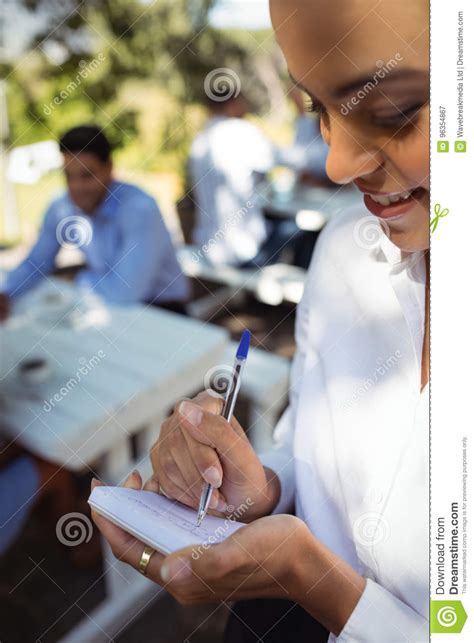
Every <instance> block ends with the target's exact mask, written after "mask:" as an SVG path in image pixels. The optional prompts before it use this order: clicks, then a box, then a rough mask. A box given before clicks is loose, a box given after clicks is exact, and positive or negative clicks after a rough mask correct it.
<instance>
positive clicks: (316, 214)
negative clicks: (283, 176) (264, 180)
mask: <svg viewBox="0 0 474 643" xmlns="http://www.w3.org/2000/svg"><path fill="white" fill-rule="evenodd" d="M259 194H260V197H259V204H260V206H261V207H263V208H265V211H266V213H267V214H268V215H270V216H271V217H274V218H278V219H295V221H296V223H297V225H298V227H299V228H300V229H301V230H306V231H308V232H318V231H319V230H321V229H322V228H323V227H324V225H325V224H326V223H327V222H328V221H329V220H330V219H331V218H332V217H334V216H336V215H337V214H339V213H340V212H343V211H345V210H347V209H348V208H352V207H354V206H357V205H358V204H362V195H361V193H360V191H359V190H357V189H356V188H354V187H351V186H344V187H334V188H323V187H303V186H296V187H295V188H294V189H293V190H291V191H289V192H288V193H282V194H280V193H275V192H274V191H273V190H272V186H271V184H267V185H265V186H264V187H263V188H262V189H261V190H260V189H259Z"/></svg>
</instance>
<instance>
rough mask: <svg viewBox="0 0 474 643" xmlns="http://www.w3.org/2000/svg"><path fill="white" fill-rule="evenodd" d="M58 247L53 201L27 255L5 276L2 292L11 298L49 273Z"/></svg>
mask: <svg viewBox="0 0 474 643" xmlns="http://www.w3.org/2000/svg"><path fill="white" fill-rule="evenodd" d="M59 248H60V244H59V241H58V236H57V217H56V205H55V204H54V203H53V204H51V205H50V206H49V208H48V210H47V211H46V214H45V216H44V219H43V225H42V226H41V230H40V233H39V236H38V239H37V241H36V243H35V244H34V246H33V247H32V248H31V250H30V252H29V254H28V256H27V257H26V258H25V259H24V260H23V261H22V262H21V263H20V265H19V266H17V267H16V268H15V269H14V270H12V271H11V272H10V273H9V274H8V275H7V276H6V279H5V284H4V287H3V288H2V290H3V292H5V293H6V294H7V295H8V296H9V297H11V298H15V297H18V296H19V295H21V294H22V293H23V292H25V291H26V290H28V289H29V288H32V287H33V286H34V285H35V284H36V283H37V282H38V281H40V279H42V278H43V277H44V276H45V275H49V274H51V272H52V271H53V270H54V260H55V258H56V255H57V254H58V251H59Z"/></svg>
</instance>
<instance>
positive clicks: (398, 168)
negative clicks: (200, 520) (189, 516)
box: [95, 0, 429, 643]
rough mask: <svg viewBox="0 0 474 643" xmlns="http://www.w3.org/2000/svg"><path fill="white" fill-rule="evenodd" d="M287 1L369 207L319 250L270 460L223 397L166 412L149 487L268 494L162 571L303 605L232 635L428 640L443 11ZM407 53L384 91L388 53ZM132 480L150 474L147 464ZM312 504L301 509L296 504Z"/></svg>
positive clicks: (329, 130)
mask: <svg viewBox="0 0 474 643" xmlns="http://www.w3.org/2000/svg"><path fill="white" fill-rule="evenodd" d="M271 11H272V21H273V24H274V27H275V30H276V33H277V38H278V41H279V43H280V45H281V47H282V49H283V52H284V54H285V56H286V59H287V62H288V68H289V70H290V73H291V75H292V77H293V78H294V79H295V80H296V81H297V82H298V84H299V85H300V86H302V87H303V88H304V89H305V90H306V91H307V93H308V94H309V95H310V97H311V100H312V102H313V104H314V106H315V108H317V109H318V110H319V111H320V112H321V129H322V134H323V136H324V139H325V140H326V142H327V143H328V145H329V155H328V160H327V172H328V176H329V177H330V178H331V179H332V180H333V181H334V182H336V183H340V184H346V183H350V182H354V183H355V184H356V186H357V187H358V188H359V189H360V190H361V191H362V192H363V193H364V203H365V206H366V208H367V210H365V211H364V210H362V211H355V212H346V213H344V214H342V215H341V216H339V217H338V218H336V219H334V220H333V221H331V222H330V224H329V225H328V226H327V227H326V228H325V229H324V230H323V232H322V234H321V237H320V240H319V242H318V245H317V246H316V251H315V254H314V257H313V260H312V264H311V267H310V271H309V276H308V281H307V285H306V289H305V294H304V297H303V300H302V302H301V304H300V306H299V308H298V314H297V327H296V339H297V354H296V357H295V360H294V364H293V376H292V383H291V391H290V406H289V408H288V409H287V411H286V412H285V414H284V416H283V417H282V419H281V420H280V423H279V425H278V426H277V428H276V432H275V438H276V446H275V449H274V450H273V451H271V452H269V453H267V454H263V455H262V456H261V457H258V456H257V454H256V453H255V452H254V450H253V449H252V446H251V445H250V443H249V441H248V440H247V438H246V435H245V433H244V431H243V429H242V428H241V427H240V425H239V424H238V422H237V420H233V421H232V423H231V427H230V428H229V426H228V425H227V424H226V423H225V422H224V421H223V420H222V418H220V417H219V416H218V415H217V413H218V412H219V404H218V402H216V400H215V399H214V398H210V397H208V396H206V395H200V396H198V397H197V398H196V399H195V400H193V401H182V402H180V403H179V404H177V405H176V409H175V412H174V413H173V415H172V416H171V417H170V418H169V419H168V420H167V421H166V422H165V423H164V424H163V427H162V430H161V433H160V436H159V439H158V441H157V443H156V444H155V446H154V447H153V449H152V452H151V458H152V463H153V468H154V476H153V478H152V479H151V480H149V481H148V482H147V483H146V485H145V486H146V488H148V489H152V490H155V491H161V492H164V493H166V494H167V495H169V496H171V497H174V498H178V499H180V500H181V501H182V502H184V503H186V504H188V505H190V506H193V507H197V506H198V501H199V496H200V492H201V487H202V480H203V479H205V480H206V481H207V482H209V483H211V484H212V485H213V486H214V487H215V491H214V496H213V506H214V507H215V509H216V511H218V512H221V513H226V511H228V509H226V507H228V506H229V505H233V506H234V507H236V506H240V505H241V504H242V503H243V502H246V501H247V499H248V498H250V499H251V500H252V502H251V503H248V511H247V512H246V513H245V515H244V516H243V517H242V516H241V517H240V520H242V519H243V520H245V521H246V522H248V523H249V524H248V525H247V526H246V527H244V528H242V529H240V530H238V531H237V532H236V533H235V534H233V536H232V537H231V538H229V539H228V540H227V541H225V542H224V543H222V544H219V545H216V546H214V547H212V548H210V549H209V550H208V551H206V552H205V553H203V555H202V556H200V557H199V559H198V560H194V559H193V558H192V556H191V551H189V550H181V551H179V552H176V553H174V554H172V555H170V556H168V557H166V558H164V557H163V556H161V555H159V554H157V553H155V554H153V555H152V557H151V559H150V562H149V565H148V568H147V574H148V576H149V577H150V578H152V579H153V580H155V581H156V582H157V583H159V584H161V585H164V586H165V587H166V589H167V590H168V591H170V592H171V593H172V594H173V595H174V596H175V597H176V598H177V599H178V600H180V601H181V602H183V603H185V604H189V603H196V602H199V601H201V602H211V601H214V602H217V601H235V600H239V599H240V600H241V601H242V599H255V598H261V599H268V598H278V599H287V600H288V599H289V600H290V601H292V604H291V606H290V607H289V608H288V609H287V611H286V612H285V613H284V614H280V617H278V618H275V619H274V621H273V623H272V624H270V625H266V629H264V630H263V631H262V630H261V629H259V627H260V626H259V615H260V621H261V620H262V613H263V611H262V610H259V604H260V605H261V603H259V601H253V602H248V601H242V602H241V603H237V604H236V606H235V607H234V608H233V610H234V613H235V614H236V615H237V616H236V617H232V618H231V620H230V623H229V627H228V631H227V639H226V642H228V643H234V642H236V641H239V642H240V643H246V642H247V641H250V640H252V641H254V640H258V638H257V639H256V638H255V636H254V634H256V635H257V637H260V639H264V640H265V641H277V640H278V641H287V640H288V641H292V640H295V638H294V636H293V635H291V634H288V630H286V629H285V627H286V625H285V623H287V622H288V619H289V620H290V621H291V619H292V616H291V615H292V614H293V616H294V615H295V614H296V615H297V617H298V619H299V620H298V621H297V622H296V624H295V623H294V622H293V625H295V627H298V628H299V629H298V636H297V639H298V641H304V642H306V641H308V642H309V641H312V642H314V641H323V640H327V639H328V637H329V640H330V641H339V642H341V643H353V642H364V643H401V642H402V641H409V642H411V643H413V642H416V643H419V642H420V643H421V642H423V643H425V642H427V641H428V640H429V626H428V607H429V574H428V511H429V509H428V465H429V463H428V440H429V416H428V408H429V405H428V395H429V384H428V379H429V274H428V267H429V47H428V42H429V41H428V35H429V34H428V23H429V16H428V6H427V5H426V3H425V2H422V1H421V0H415V1H413V0H402V1H400V0H396V1H395V0H385V2H383V3H380V2H377V0H314V1H311V2H310V1H308V0H295V1H294V2H291V3H290V2H288V1H287V0H271ZM392 58H393V60H396V61H397V62H396V64H395V65H393V66H392V71H391V72H390V73H388V74H385V77H384V78H383V79H380V78H378V82H377V83H375V82H372V84H371V85H370V84H369V80H368V79H370V78H374V77H375V74H376V73H377V70H379V69H380V67H378V66H377V65H376V61H384V63H387V62H388V61H389V60H392ZM354 97H355V98H356V100H352V99H353V98H354ZM341 105H342V106H346V107H345V108H344V109H341ZM347 105H350V106H351V109H349V108H347ZM269 404H271V401H269ZM127 485H129V486H132V487H139V486H140V485H141V480H140V479H139V476H137V475H135V474H134V475H132V476H131V477H130V478H129V480H128V481H127ZM293 502H294V503H295V508H296V516H297V517H295V516H290V515H285V514H283V515H281V514H280V512H282V511H289V510H290V508H291V505H292V503H293ZM269 514H274V515H269ZM275 514H276V515H275ZM95 519H96V522H97V524H98V525H99V527H100V529H101V530H102V532H103V533H104V534H105V536H106V538H108V540H109V542H110V543H111V544H112V546H113V549H114V551H115V553H116V555H117V556H119V557H120V558H122V559H123V560H125V561H126V562H128V563H129V564H131V565H134V566H135V567H138V564H139V561H140V560H141V558H142V553H143V549H144V545H143V543H140V542H139V541H137V540H136V539H134V538H132V537H130V536H128V535H127V534H125V532H123V531H121V530H120V529H117V528H115V527H114V526H113V525H111V524H110V523H108V522H107V521H106V520H104V519H101V518H100V517H96V518H95ZM226 604H227V603H226ZM252 605H254V606H255V607H254V609H253V610H252V607H251V606H252ZM240 606H243V608H241V607H240ZM303 609H304V612H303ZM303 614H305V615H306V616H307V615H308V614H309V616H310V618H309V622H308V620H306V621H305V625H304V628H303V629H304V631H302V628H301V625H300V624H301V623H302V622H303V618H302V615H303ZM298 623H299V624H298ZM243 624H244V625H243ZM318 624H322V625H323V626H324V628H325V631H323V632H321V629H320V626H318ZM318 627H319V629H318ZM249 631H250V632H251V634H250V635H249V634H248V632H249ZM295 631H296V629H295ZM252 632H253V633H254V634H252ZM290 632H291V630H290ZM252 636H254V638H252Z"/></svg>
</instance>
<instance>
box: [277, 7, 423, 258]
mask: <svg viewBox="0 0 474 643" xmlns="http://www.w3.org/2000/svg"><path fill="white" fill-rule="evenodd" d="M428 10H429V9H428V2H427V0H271V14H272V22H273V27H274V29H275V33H276V37H277V40H278V42H279V44H280V46H281V48H282V50H283V53H284V55H285V57H286V60H287V63H288V69H289V71H290V74H291V76H292V77H293V79H294V80H295V81H296V83H297V84H298V85H299V86H301V87H302V88H303V89H304V90H305V91H306V93H307V94H308V95H309V97H310V99H311V103H312V105H313V106H314V108H315V109H316V110H317V111H320V112H321V131H322V134H323V137H324V139H325V140H326V142H327V143H328V144H329V146H330V148H329V156H328V160H327V173H328V175H329V177H330V178H331V179H332V180H333V181H335V182H336V183H340V184H345V183H350V182H351V181H353V182H354V183H355V184H356V186H357V187H358V188H359V189H360V190H361V191H362V192H363V193H364V202H365V205H366V207H367V208H368V210H370V211H371V212H372V213H373V214H374V215H376V216H377V217H379V218H380V219H383V220H384V221H385V224H386V225H383V228H384V229H385V230H386V232H387V234H389V236H390V239H391V240H392V241H393V243H395V244H396V245H397V246H398V247H399V248H401V249H403V250H407V251H416V250H422V249H425V248H428V247H429V192H428V190H429V103H428V101H429V30H428V22H429V18H428ZM405 197H407V198H405ZM387 226H388V228H387Z"/></svg>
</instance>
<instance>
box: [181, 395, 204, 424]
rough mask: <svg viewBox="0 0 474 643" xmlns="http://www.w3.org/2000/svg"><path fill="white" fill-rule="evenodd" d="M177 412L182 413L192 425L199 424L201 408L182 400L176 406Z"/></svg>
mask: <svg viewBox="0 0 474 643" xmlns="http://www.w3.org/2000/svg"><path fill="white" fill-rule="evenodd" d="M178 410H179V412H180V413H181V415H183V416H184V417H185V418H186V419H187V421H188V422H190V423H191V424H193V425H194V426H199V425H200V424H201V420H202V409H201V408H199V406H197V405H196V404H193V403H192V402H187V401H186V400H184V401H183V402H181V404H180V405H179V407H178Z"/></svg>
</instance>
